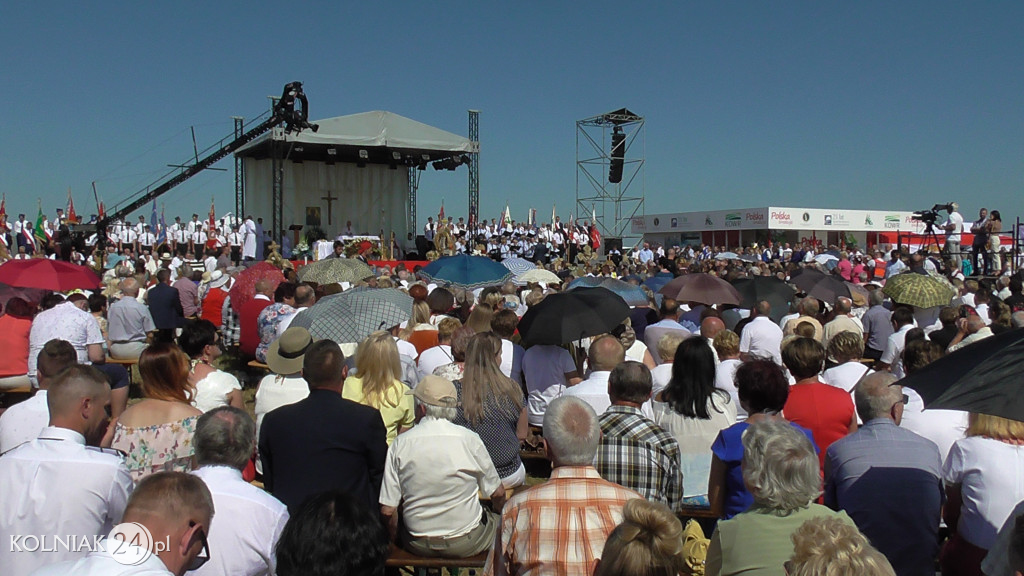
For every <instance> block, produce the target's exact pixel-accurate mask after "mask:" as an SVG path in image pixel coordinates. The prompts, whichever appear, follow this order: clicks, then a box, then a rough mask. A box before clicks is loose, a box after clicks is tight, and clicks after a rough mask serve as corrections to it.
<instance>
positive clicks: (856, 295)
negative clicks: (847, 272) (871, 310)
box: [843, 280, 871, 308]
mask: <svg viewBox="0 0 1024 576" xmlns="http://www.w3.org/2000/svg"><path fill="white" fill-rule="evenodd" d="M843 284H846V287H847V288H849V289H850V298H851V299H852V300H853V306H854V307H855V308H856V307H860V306H867V305H868V298H869V297H870V296H871V292H870V291H869V290H868V289H867V288H865V287H864V286H862V285H860V284H854V283H853V282H846V281H845V280H844V281H843Z"/></svg>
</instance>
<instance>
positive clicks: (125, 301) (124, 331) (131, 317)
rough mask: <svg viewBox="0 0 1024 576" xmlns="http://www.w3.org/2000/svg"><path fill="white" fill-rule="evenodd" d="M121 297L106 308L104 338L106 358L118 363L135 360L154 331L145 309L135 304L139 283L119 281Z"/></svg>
mask: <svg viewBox="0 0 1024 576" xmlns="http://www.w3.org/2000/svg"><path fill="white" fill-rule="evenodd" d="M121 294H123V296H122V297H121V299H120V300H118V301H117V302H114V303H113V304H111V305H110V307H109V308H107V337H108V338H109V339H110V357H111V358H117V359H119V360H133V359H138V357H139V356H140V355H141V354H142V351H143V350H145V349H146V345H147V343H148V342H149V340H150V338H151V335H152V334H153V333H155V332H156V324H155V323H154V322H153V314H152V313H151V312H150V311H149V307H148V306H146V305H145V304H143V303H141V302H139V301H138V296H139V281H138V280H136V279H135V278H134V277H128V278H125V279H124V280H122V281H121Z"/></svg>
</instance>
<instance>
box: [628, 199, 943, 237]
mask: <svg viewBox="0 0 1024 576" xmlns="http://www.w3.org/2000/svg"><path fill="white" fill-rule="evenodd" d="M941 223H942V222H941V221H940V222H938V224H941ZM716 230H820V231H829V230H835V231H845V232H896V231H900V232H914V233H921V232H924V226H923V225H922V223H921V222H918V221H916V220H914V219H913V212H899V211H886V210H843V209H823V208H787V207H778V206H769V207H767V208H748V209H742V210H709V211H704V212H677V213H669V214H649V215H646V216H643V217H640V216H638V217H636V218H633V220H632V231H633V233H634V234H645V233H659V232H711V231H716ZM936 232H937V233H938V234H939V235H940V236H942V231H941V230H938V229H937V230H936Z"/></svg>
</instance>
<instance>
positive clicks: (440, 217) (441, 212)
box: [437, 199, 444, 221]
mask: <svg viewBox="0 0 1024 576" xmlns="http://www.w3.org/2000/svg"><path fill="white" fill-rule="evenodd" d="M437 219H438V221H441V220H444V200H443V199H442V200H441V209H440V210H438V211H437Z"/></svg>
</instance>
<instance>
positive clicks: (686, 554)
mask: <svg viewBox="0 0 1024 576" xmlns="http://www.w3.org/2000/svg"><path fill="white" fill-rule="evenodd" d="M710 543H711V541H710V540H708V539H707V538H706V537H705V536H704V530H703V529H702V528H701V527H700V524H699V523H698V522H697V521H696V520H694V519H693V518H691V519H690V520H688V521H687V522H686V526H685V527H684V528H683V549H682V551H681V552H680V556H682V558H683V565H684V566H683V571H682V573H683V574H695V575H697V576H703V575H704V562H705V560H706V559H707V557H708V545H709V544H710Z"/></svg>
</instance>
